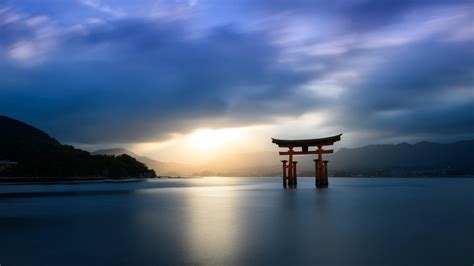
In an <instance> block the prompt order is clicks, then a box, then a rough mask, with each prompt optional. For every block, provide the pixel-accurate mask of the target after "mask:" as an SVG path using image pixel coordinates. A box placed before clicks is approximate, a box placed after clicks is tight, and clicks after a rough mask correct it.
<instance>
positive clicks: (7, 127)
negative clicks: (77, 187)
mask: <svg viewBox="0 0 474 266" xmlns="http://www.w3.org/2000/svg"><path fill="white" fill-rule="evenodd" d="M0 160H11V161H15V162H17V163H18V164H17V166H15V167H11V168H7V169H4V170H3V171H1V172H0V176H9V177H15V176H17V177H48V178H55V177H109V178H120V177H145V176H152V175H154V173H153V172H152V170H149V169H148V168H147V167H146V166H145V165H144V164H143V163H140V162H138V161H137V160H136V159H134V158H133V157H131V156H128V155H123V156H117V157H116V156H105V155H101V156H94V155H91V154H90V153H89V152H87V151H83V150H80V149H76V148H74V147H73V146H69V145H62V144H61V143H60V142H59V141H57V140H56V139H54V138H52V137H51V136H49V135H48V134H47V133H45V132H43V131H41V130H40V129H38V128H35V127H33V126H31V125H28V124H26V123H23V122H21V121H18V120H15V119H12V118H9V117H7V116H0Z"/></svg>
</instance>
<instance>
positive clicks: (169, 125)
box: [0, 19, 309, 143]
mask: <svg viewBox="0 0 474 266" xmlns="http://www.w3.org/2000/svg"><path fill="white" fill-rule="evenodd" d="M176 23H179V22H163V21H157V20H143V19H135V20H120V21H116V22H113V23H107V24H91V25H89V27H88V28H87V30H86V32H87V34H71V35H66V36H64V38H63V40H62V45H63V48H62V49H61V50H60V51H57V52H54V53H52V54H51V58H50V60H49V61H48V62H44V63H43V64H42V65H41V67H37V68H32V69H27V70H21V71H20V70H19V69H12V67H11V66H3V69H2V71H8V72H12V73H13V76H12V78H13V80H15V81H18V82H10V83H4V84H2V87H3V88H4V90H2V93H0V94H2V97H0V98H1V99H2V100H0V103H1V106H2V110H1V111H2V112H6V113H11V114H15V115H19V116H20V118H21V117H24V118H26V119H27V120H31V119H35V120H36V121H39V123H40V124H43V125H45V126H46V127H47V129H48V130H50V132H51V133H52V134H54V135H58V136H61V138H62V139H64V140H67V141H76V142H91V143H96V142H107V141H110V142H114V141H124V142H126V141H130V142H132V141H145V140H150V139H152V138H163V137H166V136H167V135H168V134H170V133H173V132H177V131H180V130H190V129H192V128H193V127H195V126H197V125H198V124H199V123H201V122H202V121H206V120H207V121H208V123H214V124H215V125H216V126H219V125H221V126H222V125H230V124H234V123H235V124H238V123H239V121H240V122H241V123H245V122H247V123H256V122H258V121H262V120H265V119H268V116H269V115H270V114H272V115H273V114H278V113H283V112H289V113H291V112H300V111H301V110H302V109H304V108H308V106H306V107H305V105H304V104H302V102H301V101H299V102H296V101H292V99H294V98H295V97H296V95H295V92H294V91H293V90H292V89H293V87H294V86H296V85H298V84H302V83H303V82H304V81H306V80H308V79H309V73H304V72H300V71H294V70H292V69H291V68H290V67H289V66H288V65H285V64H281V63H279V62H278V61H277V58H278V50H277V49H276V47H274V46H272V45H270V44H269V43H268V42H267V41H266V39H265V36H264V33H261V32H245V33H244V32H240V31H238V30H236V29H234V28H232V27H217V28H213V29H211V30H209V31H206V33H205V34H203V35H202V36H201V37H199V38H191V39H190V38H189V37H188V35H187V34H186V30H185V27H184V26H183V25H179V24H176ZM16 102H28V103H29V104H28V106H26V107H19V106H15V104H14V103H16ZM278 105H279V106H280V107H282V109H280V110H273V108H274V106H278ZM249 108H251V109H249ZM38 109H41V111H39V110H38ZM258 111H260V114H259V115H258V116H256V115H255V112H258ZM213 118H217V119H213ZM211 120H213V122H212V121H211ZM130 129H133V130H130Z"/></svg>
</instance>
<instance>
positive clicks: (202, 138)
mask: <svg viewBox="0 0 474 266" xmlns="http://www.w3.org/2000/svg"><path fill="white" fill-rule="evenodd" d="M240 136H241V131H240V129H238V128H224V129H217V130H213V129H200V130H197V131H195V132H193V133H192V134H190V135H189V137H188V138H187V140H188V142H189V144H191V145H192V146H193V147H194V148H197V149H212V148H217V147H221V146H222V145H224V144H227V143H229V142H231V141H234V140H236V139H239V138H240Z"/></svg>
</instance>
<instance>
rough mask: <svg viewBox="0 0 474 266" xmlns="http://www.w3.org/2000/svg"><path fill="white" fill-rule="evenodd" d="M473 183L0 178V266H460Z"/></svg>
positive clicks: (467, 261) (465, 253) (469, 236)
mask: <svg viewBox="0 0 474 266" xmlns="http://www.w3.org/2000/svg"><path fill="white" fill-rule="evenodd" d="M473 195H474V179H469V178H463V179H452V178H450V179H435V178H416V179H408V178H400V179H398V178H378V179H370V178H358V179H355V178H337V179H335V178H332V179H330V186H329V188H328V189H315V188H314V178H300V179H299V183H298V189H293V190H290V189H287V190H284V189H282V188H281V181H280V179H279V178H204V179H182V180H156V181H148V182H140V183H123V184H75V185H0V264H1V265H2V266H9V265H183V264H184V265H186V264H189V265H264V264H265V265H290V264H291V265H472V264H473V263H474V255H473V254H474V248H473V247H474V245H473V239H474V208H473V206H474V196H473Z"/></svg>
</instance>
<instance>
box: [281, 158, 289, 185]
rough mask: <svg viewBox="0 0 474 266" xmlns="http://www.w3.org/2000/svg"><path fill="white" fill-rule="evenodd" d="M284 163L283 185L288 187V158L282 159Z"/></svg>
mask: <svg viewBox="0 0 474 266" xmlns="http://www.w3.org/2000/svg"><path fill="white" fill-rule="evenodd" d="M281 162H282V163H283V187H284V188H286V187H287V185H288V184H287V183H288V175H287V174H286V170H287V168H288V166H287V165H286V163H287V162H288V161H287V160H283V161H281Z"/></svg>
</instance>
